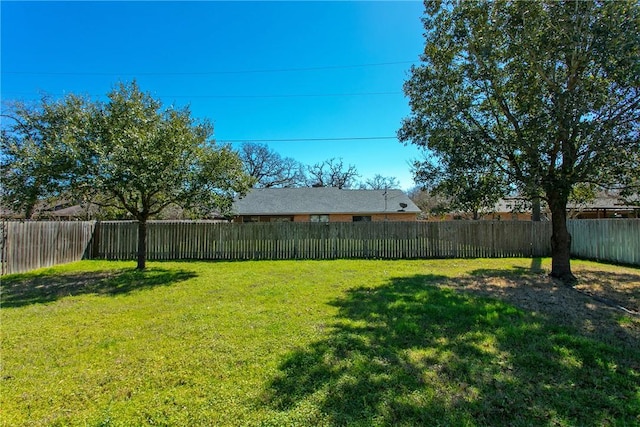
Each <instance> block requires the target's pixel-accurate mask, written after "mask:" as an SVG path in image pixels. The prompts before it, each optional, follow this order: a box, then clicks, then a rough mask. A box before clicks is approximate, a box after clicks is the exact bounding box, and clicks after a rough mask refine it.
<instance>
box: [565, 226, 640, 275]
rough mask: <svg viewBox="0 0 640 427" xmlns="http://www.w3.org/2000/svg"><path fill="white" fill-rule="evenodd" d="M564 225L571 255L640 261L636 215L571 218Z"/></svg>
mask: <svg viewBox="0 0 640 427" xmlns="http://www.w3.org/2000/svg"><path fill="white" fill-rule="evenodd" d="M567 228H568V229H569V233H571V235H572V237H573V238H572V241H571V254H572V255H574V256H577V257H581V258H589V259H597V260H603V261H610V262H616V263H624V264H631V265H640V219H586V220H579V219H574V220H570V221H567Z"/></svg>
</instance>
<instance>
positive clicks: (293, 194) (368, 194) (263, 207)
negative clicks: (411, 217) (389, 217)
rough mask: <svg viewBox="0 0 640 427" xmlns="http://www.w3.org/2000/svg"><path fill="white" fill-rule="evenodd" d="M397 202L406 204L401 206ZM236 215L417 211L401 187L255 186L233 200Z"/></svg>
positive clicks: (418, 210)
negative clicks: (360, 188) (380, 188)
mask: <svg viewBox="0 0 640 427" xmlns="http://www.w3.org/2000/svg"><path fill="white" fill-rule="evenodd" d="M400 203H404V204H406V207H405V208H402V206H401V205H400ZM233 212H234V213H235V214H237V215H295V214H376V213H395V212H407V213H419V212H420V209H419V208H418V207H417V206H416V205H415V203H413V202H412V201H411V200H410V199H409V197H408V196H407V195H406V194H405V193H403V192H402V191H401V190H386V191H385V190H343V189H338V188H333V187H318V188H314V187H311V188H309V187H305V188H255V189H252V190H251V191H249V193H247V195H246V196H245V197H243V198H240V199H239V200H236V201H235V202H234V204H233Z"/></svg>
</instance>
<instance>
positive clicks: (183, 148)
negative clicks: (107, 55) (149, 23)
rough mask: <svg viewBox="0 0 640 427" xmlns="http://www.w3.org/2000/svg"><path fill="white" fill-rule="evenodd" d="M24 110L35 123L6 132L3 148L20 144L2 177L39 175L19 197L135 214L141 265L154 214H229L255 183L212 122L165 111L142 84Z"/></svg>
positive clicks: (183, 112) (185, 112) (45, 102)
mask: <svg viewBox="0 0 640 427" xmlns="http://www.w3.org/2000/svg"><path fill="white" fill-rule="evenodd" d="M20 111H22V113H21V114H18V116H19V117H21V118H22V119H24V120H23V121H27V122H28V126H26V127H24V129H26V130H25V131H23V132H22V133H20V132H18V131H17V129H16V128H15V127H13V128H11V129H9V130H10V131H11V132H9V133H7V134H6V136H7V138H6V139H5V135H3V146H4V145H5V144H6V145H7V146H10V147H15V149H14V151H12V153H15V155H13V156H12V157H9V159H10V160H11V166H10V167H7V168H6V169H5V168H4V165H3V175H4V176H7V175H10V176H15V177H16V178H15V181H16V182H19V178H20V179H23V178H22V177H28V175H29V174H32V177H31V178H30V179H27V178H24V179H27V184H28V185H29V188H33V190H29V192H26V191H25V192H23V194H22V195H19V197H16V199H24V203H25V204H28V203H31V202H30V200H31V199H32V198H33V197H36V198H37V197H42V196H44V195H45V194H47V193H50V192H52V191H54V190H58V191H62V190H64V191H65V192H66V194H68V195H69V197H73V198H74V199H75V200H79V199H82V200H87V199H88V200H91V201H92V202H93V203H95V204H98V205H100V206H102V207H105V208H110V209H116V210H120V211H126V212H128V213H129V214H130V215H131V216H132V217H133V218H135V219H137V220H138V227H139V229H138V268H139V269H143V268H145V264H146V223H147V220H148V219H149V218H151V217H153V216H154V215H157V214H159V213H160V212H162V211H163V209H165V208H167V207H169V206H172V205H174V206H179V207H181V208H183V209H187V210H188V209H197V210H199V211H200V212H203V213H205V214H208V213H211V212H213V211H215V212H217V214H222V215H224V214H227V213H229V211H230V209H231V205H232V202H233V199H234V197H235V196H237V195H239V194H243V193H245V192H246V191H247V190H248V188H250V186H251V185H252V184H253V178H251V177H250V176H248V175H246V174H245V173H244V171H243V164H242V161H241V160H240V158H239V156H238V154H237V153H236V152H235V151H233V150H232V149H231V147H230V146H227V145H223V146H219V145H217V144H216V143H215V141H213V139H212V135H213V127H212V126H211V124H210V123H208V122H207V121H202V122H197V121H196V120H195V119H194V118H192V116H191V113H190V111H189V109H188V108H184V109H175V108H162V104H161V103H160V101H158V100H156V99H154V98H153V97H151V96H150V95H149V94H147V93H144V92H142V91H141V90H140V88H139V87H138V85H137V84H136V83H135V82H132V83H128V84H119V85H117V86H116V87H115V88H114V89H113V90H112V91H111V92H110V93H109V94H108V101H107V102H92V101H89V100H86V99H83V98H80V97H77V96H75V95H68V96H66V97H64V98H63V99H62V100H61V101H57V102H53V101H48V100H43V102H42V106H41V108H39V109H36V110H29V109H22V110H20ZM29 120H32V122H29ZM27 130H28V131H29V132H27ZM18 160H19V161H18ZM23 164H24V165H25V166H23ZM12 187H17V186H12ZM31 194H33V196H31Z"/></svg>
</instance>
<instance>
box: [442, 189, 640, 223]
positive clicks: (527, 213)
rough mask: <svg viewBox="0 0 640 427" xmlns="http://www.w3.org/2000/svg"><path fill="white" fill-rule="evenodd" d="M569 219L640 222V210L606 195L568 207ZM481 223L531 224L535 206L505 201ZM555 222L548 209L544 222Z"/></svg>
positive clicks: (444, 217) (453, 214)
mask: <svg viewBox="0 0 640 427" xmlns="http://www.w3.org/2000/svg"><path fill="white" fill-rule="evenodd" d="M567 218H570V219H603V218H640V206H637V205H628V204H625V203H624V202H622V201H620V199H619V198H618V197H616V196H614V195H607V194H603V195H600V196H598V197H596V198H595V199H594V200H592V201H590V202H585V203H571V202H569V204H568V205H567ZM452 219H471V215H469V214H465V213H459V212H450V213H447V214H443V215H439V216H432V217H431V218H430V220H441V221H442V220H452ZM480 219H481V220H503V221H531V203H530V202H527V201H525V200H524V199H520V198H517V197H513V198H505V199H501V200H499V201H498V203H496V205H495V206H494V208H493V210H492V212H489V213H486V214H483V215H481V217H480ZM550 219H551V213H550V212H549V210H548V208H546V206H545V205H544V202H543V207H542V220H543V221H548V220H550Z"/></svg>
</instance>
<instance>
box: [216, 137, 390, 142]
mask: <svg viewBox="0 0 640 427" xmlns="http://www.w3.org/2000/svg"><path fill="white" fill-rule="evenodd" d="M374 139H375V140H378V139H398V137H397V136H356V137H339V138H285V139H217V141H218V142H309V141H354V140H360V141H369V140H374Z"/></svg>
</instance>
